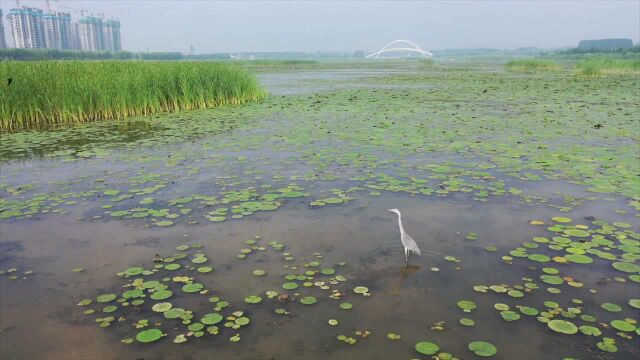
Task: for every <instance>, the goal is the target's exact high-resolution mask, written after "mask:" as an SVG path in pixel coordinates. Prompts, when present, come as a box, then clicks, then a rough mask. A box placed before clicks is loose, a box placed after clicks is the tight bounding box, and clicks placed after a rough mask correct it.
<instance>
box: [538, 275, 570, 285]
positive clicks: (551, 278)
mask: <svg viewBox="0 0 640 360" xmlns="http://www.w3.org/2000/svg"><path fill="white" fill-rule="evenodd" d="M540 280H542V281H543V282H545V283H547V284H551V285H559V284H562V283H564V279H562V278H561V277H560V276H556V275H540Z"/></svg>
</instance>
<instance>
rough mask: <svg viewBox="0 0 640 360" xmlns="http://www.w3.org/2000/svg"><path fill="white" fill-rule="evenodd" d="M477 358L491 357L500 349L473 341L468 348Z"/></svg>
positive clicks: (483, 342) (484, 342)
mask: <svg viewBox="0 0 640 360" xmlns="http://www.w3.org/2000/svg"><path fill="white" fill-rule="evenodd" d="M467 347H468V348H469V350H471V351H472V352H473V353H474V354H476V355H477V356H482V357H489V356H493V355H495V354H496V353H497V352H498V349H497V348H496V347H495V346H494V345H493V344H491V343H488V342H486V341H472V342H470V343H469V345H468V346H467Z"/></svg>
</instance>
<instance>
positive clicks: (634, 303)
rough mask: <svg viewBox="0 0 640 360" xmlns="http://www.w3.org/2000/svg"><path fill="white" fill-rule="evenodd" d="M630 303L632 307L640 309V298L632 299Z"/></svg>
mask: <svg viewBox="0 0 640 360" xmlns="http://www.w3.org/2000/svg"><path fill="white" fill-rule="evenodd" d="M629 305H631V307H634V308H636V309H640V299H630V300H629Z"/></svg>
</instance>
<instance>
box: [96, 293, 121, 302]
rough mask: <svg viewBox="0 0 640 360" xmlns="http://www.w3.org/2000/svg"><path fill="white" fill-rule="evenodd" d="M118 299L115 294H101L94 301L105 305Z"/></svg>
mask: <svg viewBox="0 0 640 360" xmlns="http://www.w3.org/2000/svg"><path fill="white" fill-rule="evenodd" d="M117 297H118V295H116V294H102V295H99V296H98V297H97V298H96V301H97V302H99V303H106V302H109V301H113V300H115V299H116V298H117Z"/></svg>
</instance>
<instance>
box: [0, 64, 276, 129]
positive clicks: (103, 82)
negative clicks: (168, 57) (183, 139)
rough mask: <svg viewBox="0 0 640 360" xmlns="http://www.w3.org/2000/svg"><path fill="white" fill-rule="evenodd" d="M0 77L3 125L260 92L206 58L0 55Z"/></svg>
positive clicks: (169, 107)
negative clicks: (24, 58) (18, 58)
mask: <svg viewBox="0 0 640 360" xmlns="http://www.w3.org/2000/svg"><path fill="white" fill-rule="evenodd" d="M9 78H11V79H12V82H11V84H10V85H9V84H8V81H7V79H9ZM0 79H1V80H2V82H1V83H0V89H1V92H0V130H3V131H17V130H23V129H32V128H43V127H50V126H54V125H66V124H78V123H84V122H88V121H95V120H105V119H122V118H126V117H128V116H134V115H147V114H152V113H156V112H162V111H175V110H190V109H201V108H210V107H217V106H223V105H229V104H241V103H244V102H247V101H252V100H258V99H260V98H262V97H264V95H265V92H264V91H263V90H262V89H261V87H260V86H259V84H258V81H257V79H256V78H255V77H254V76H253V75H252V74H251V73H249V72H248V71H247V70H246V69H242V68H240V67H237V66H233V65H230V64H223V63H213V62H177V61H176V62H166V61H165V62H148V61H42V62H17V61H5V62H0Z"/></svg>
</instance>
